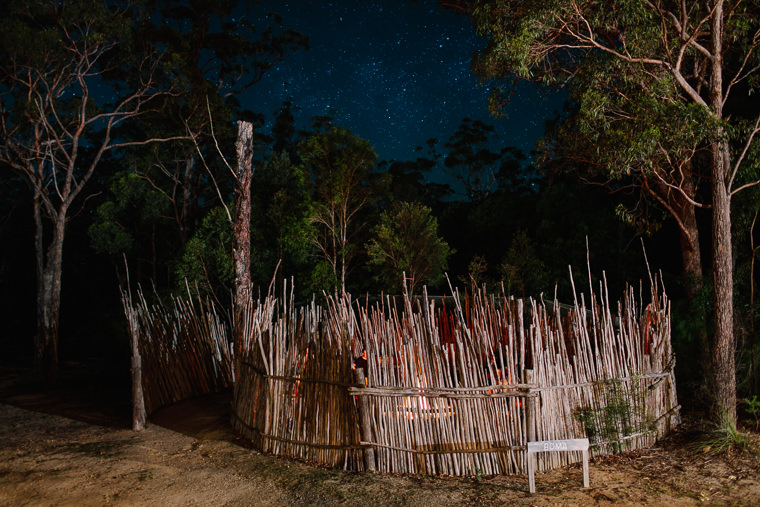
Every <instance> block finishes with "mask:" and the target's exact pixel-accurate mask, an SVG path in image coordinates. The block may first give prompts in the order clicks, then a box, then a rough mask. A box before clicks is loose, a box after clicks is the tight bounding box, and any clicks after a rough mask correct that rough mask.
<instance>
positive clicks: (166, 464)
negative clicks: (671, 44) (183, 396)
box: [0, 369, 760, 507]
mask: <svg viewBox="0 0 760 507" xmlns="http://www.w3.org/2000/svg"><path fill="white" fill-rule="evenodd" d="M88 371H91V369H90V370H88ZM0 373H2V375H0V506H17V505H78V506H79V505H85V506H87V505H106V504H111V503H115V504H124V505H151V506H154V505H159V506H173V505H204V506H206V505H209V506H210V505H214V506H215V505H277V506H280V505H330V506H331V505H361V506H362V507H366V506H368V505H370V506H374V505H424V506H428V505H435V506H446V505H487V504H496V505H539V506H548V505H592V504H594V505H612V504H614V505H642V504H648V505H668V506H669V507H675V506H680V505H698V504H702V505H760V471H759V469H760V458H758V457H757V456H756V455H753V454H751V453H749V452H744V453H738V452H734V453H730V454H726V453H722V454H711V453H705V452H699V451H697V450H694V449H695V447H694V435H693V434H692V433H690V432H688V431H679V432H677V433H676V434H674V435H673V436H672V437H670V438H668V439H667V440H666V441H664V442H662V443H661V444H659V445H658V446H657V447H654V448H651V449H646V450H643V451H639V452H635V453H631V454H627V455H624V456H614V457H608V458H604V459H595V460H592V462H591V487H590V488H589V489H583V488H582V487H581V486H582V483H583V479H582V473H581V470H580V467H578V466H573V467H568V468H565V469H560V470H554V471H552V472H550V473H547V474H539V475H537V477H536V484H537V489H538V493H537V494H535V495H530V494H529V493H528V484H527V478H526V477H522V476H496V477H469V478H461V477H421V476H415V477H408V476H391V475H371V474H358V473H345V472H341V471H335V470H325V469H322V468H319V467H315V466H311V465H309V464H306V463H301V462H296V461H292V460H286V459H281V458H277V457H273V456H264V455H261V454H259V453H257V452H256V451H255V450H251V449H249V448H246V447H245V445H244V442H241V441H240V440H238V439H237V438H236V437H235V435H234V434H233V433H232V431H231V429H230V427H229V422H228V421H229V413H228V410H229V409H228V407H229V394H226V395H225V394H221V395H216V396H211V397H205V398H203V399H197V400H188V401H185V402H182V403H179V404H176V405H174V406H172V407H168V408H166V409H164V410H162V411H159V412H158V413H156V414H154V415H153V417H152V418H151V424H150V425H149V426H148V428H147V429H146V430H145V431H143V432H140V433H135V432H132V431H131V430H130V429H129V428H128V427H127V424H128V421H129V413H128V408H129V407H128V403H127V404H125V403H124V402H123V400H122V401H118V400H121V399H122V398H124V397H126V399H127V400H128V393H120V394H119V395H118V396H114V394H113V392H112V390H109V391H108V392H106V393H100V392H99V390H98V387H99V386H101V387H102V385H103V384H102V383H101V384H99V383H97V382H93V380H92V379H90V380H89V381H81V382H80V381H79V380H77V381H76V382H74V379H78V378H79V377H78V376H73V377H71V378H70V379H68V380H67V379H66V378H64V381H63V382H62V385H63V387H61V388H60V389H59V390H56V391H53V392H47V393H44V394H42V393H40V392H38V391H36V390H35V389H31V388H29V387H28V383H27V382H26V380H25V375H22V374H21V373H19V372H17V371H15V370H14V371H11V370H7V369H6V370H5V371H3V372H0ZM19 407H24V408H19ZM43 411H44V412H49V413H43ZM64 416H66V417H64ZM74 418H75V419H77V420H75V419H74ZM93 423H94V424H93Z"/></svg>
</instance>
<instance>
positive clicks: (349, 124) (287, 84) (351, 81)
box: [246, 0, 561, 160]
mask: <svg viewBox="0 0 760 507" xmlns="http://www.w3.org/2000/svg"><path fill="white" fill-rule="evenodd" d="M260 11H261V12H278V13H280V14H281V15H282V16H283V18H284V20H283V24H284V26H286V27H288V28H294V29H296V30H299V31H301V32H302V33H304V34H306V35H308V36H309V38H310V41H309V43H310V49H309V50H307V51H302V52H300V53H298V54H296V55H294V56H291V57H290V58H288V60H286V61H285V62H284V63H282V64H280V65H279V66H278V67H277V68H275V69H272V70H270V71H269V72H268V73H267V75H266V76H265V77H264V79H263V80H262V82H260V83H258V84H257V85H256V86H255V87H253V89H252V93H250V95H249V96H250V99H249V100H250V101H251V102H250V103H248V104H246V106H247V107H249V108H250V109H252V110H254V111H262V112H268V114H270V118H271V114H272V113H271V112H273V111H275V110H276V109H278V108H279V107H280V106H281V104H282V102H283V101H284V100H285V99H287V98H288V97H292V98H293V102H294V105H295V106H296V107H297V108H298V113H297V114H296V118H297V122H298V128H306V127H308V126H309V118H310V117H312V116H315V115H330V116H333V117H334V123H335V124H336V125H339V126H341V127H345V128H348V129H350V130H351V131H353V132H354V134H356V135H358V136H360V137H363V138H365V139H368V140H369V141H370V142H371V143H372V144H373V145H374V147H375V149H376V151H377V153H378V155H379V157H380V159H381V160H382V159H396V160H409V159H414V158H417V156H418V155H419V154H416V153H414V148H415V147H416V146H424V143H425V141H426V140H427V139H428V138H431V137H435V138H437V139H439V141H441V143H443V142H445V141H446V140H447V139H448V138H449V137H450V136H451V135H452V134H454V132H455V131H456V129H457V127H458V126H459V124H460V122H461V120H462V118H464V117H469V118H472V119H479V120H481V121H484V122H486V123H489V124H491V125H494V126H495V127H496V130H497V133H498V135H499V140H500V144H501V145H503V146H517V147H519V148H521V149H523V150H524V151H526V152H528V151H530V149H531V148H532V146H533V143H534V142H535V141H536V139H537V138H538V137H539V136H540V135H541V134H542V133H543V121H544V120H545V119H546V118H547V117H549V116H551V114H552V112H553V111H554V110H555V109H558V108H559V107H560V106H561V101H559V100H558V99H557V98H556V96H554V98H552V97H550V98H544V97H543V94H542V92H541V90H539V89H538V88H537V87H533V86H531V85H525V86H524V87H522V88H521V89H520V92H519V94H518V97H517V98H516V99H514V100H513V103H512V104H511V105H510V107H509V108H508V109H507V111H506V112H507V114H508V118H506V119H497V118H494V117H492V116H490V115H489V113H488V102H487V97H488V93H489V89H488V87H487V86H485V85H484V84H483V83H481V82H479V81H478V79H476V78H475V77H474V76H473V75H472V72H471V71H470V59H471V55H472V53H473V52H474V51H476V50H477V49H479V48H480V47H482V46H483V45H484V41H483V40H481V39H479V38H478V37H477V35H476V34H475V33H474V30H473V29H472V25H471V24H470V21H469V18H467V17H466V16H461V15H457V14H455V13H453V12H448V11H443V10H441V8H440V7H439V6H438V5H437V3H436V1H435V0H420V1H418V2H416V3H413V2H411V1H410V0H386V1H357V0H335V1H331V2H330V1H315V2H312V1H307V0H291V1H289V0H285V1H283V0H263V1H262V2H261V9H260ZM423 153H424V152H423Z"/></svg>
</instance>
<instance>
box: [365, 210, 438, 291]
mask: <svg viewBox="0 0 760 507" xmlns="http://www.w3.org/2000/svg"><path fill="white" fill-rule="evenodd" d="M367 251H368V253H369V257H370V263H371V264H372V265H373V266H375V268H376V269H377V270H378V275H377V278H379V279H380V280H381V282H382V283H383V285H384V286H385V288H386V289H389V290H392V289H399V288H403V287H408V289H409V291H410V293H412V294H413V293H414V291H415V289H416V288H417V287H419V286H420V285H422V284H436V283H438V282H439V281H440V280H441V279H442V278H443V274H444V272H445V271H446V268H447V262H448V258H449V255H451V254H452V253H453V252H452V250H451V248H450V247H449V245H448V243H446V241H444V240H443V238H441V237H440V236H439V234H438V221H437V220H436V218H435V217H434V216H433V215H432V213H431V210H430V208H428V207H427V206H423V205H421V204H419V203H416V202H403V201H400V202H397V203H395V204H394V205H393V206H392V207H391V209H390V210H387V211H384V212H383V213H382V215H381V217H380V223H379V224H378V225H377V226H376V227H375V228H374V229H373V231H372V238H371V239H370V241H369V243H367Z"/></svg>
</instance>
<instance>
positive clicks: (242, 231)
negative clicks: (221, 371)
mask: <svg viewBox="0 0 760 507" xmlns="http://www.w3.org/2000/svg"><path fill="white" fill-rule="evenodd" d="M236 148H237V169H236V171H235V172H236V177H237V185H236V187H235V195H234V199H235V217H234V224H233V236H232V256H233V259H234V262H235V326H234V340H235V352H236V357H240V352H241V350H240V345H241V344H242V338H243V324H244V312H245V310H246V308H248V306H249V304H250V299H251V180H252V179H253V125H252V124H251V123H250V122H245V121H239V122H238V139H237V144H236Z"/></svg>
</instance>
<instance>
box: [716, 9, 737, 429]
mask: <svg viewBox="0 0 760 507" xmlns="http://www.w3.org/2000/svg"><path fill="white" fill-rule="evenodd" d="M710 25H711V26H710V29H711V37H712V40H711V46H712V47H711V49H712V68H711V80H710V109H711V110H712V113H713V114H714V115H715V117H716V118H717V119H722V118H723V0H715V6H714V9H713V12H712V18H711V20H710ZM721 130H722V129H721ZM717 138H718V139H719V140H718V141H715V142H713V144H712V146H711V148H712V149H711V151H712V160H711V163H712V266H713V270H712V273H713V311H714V314H715V317H714V320H715V335H714V337H713V346H712V351H711V352H712V378H713V382H714V383H715V390H714V393H713V395H714V412H713V417H714V418H715V419H716V420H718V421H720V420H721V419H722V418H724V417H725V418H726V419H727V420H728V421H729V422H731V423H733V424H736V364H735V357H734V353H735V349H736V343H735V340H734V277H733V260H732V259H733V257H732V256H733V250H732V245H731V191H730V188H729V172H730V167H731V164H730V160H731V158H730V157H731V156H730V152H729V146H728V142H727V141H725V140H724V139H725V132H722V131H721V132H718V136H717Z"/></svg>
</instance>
